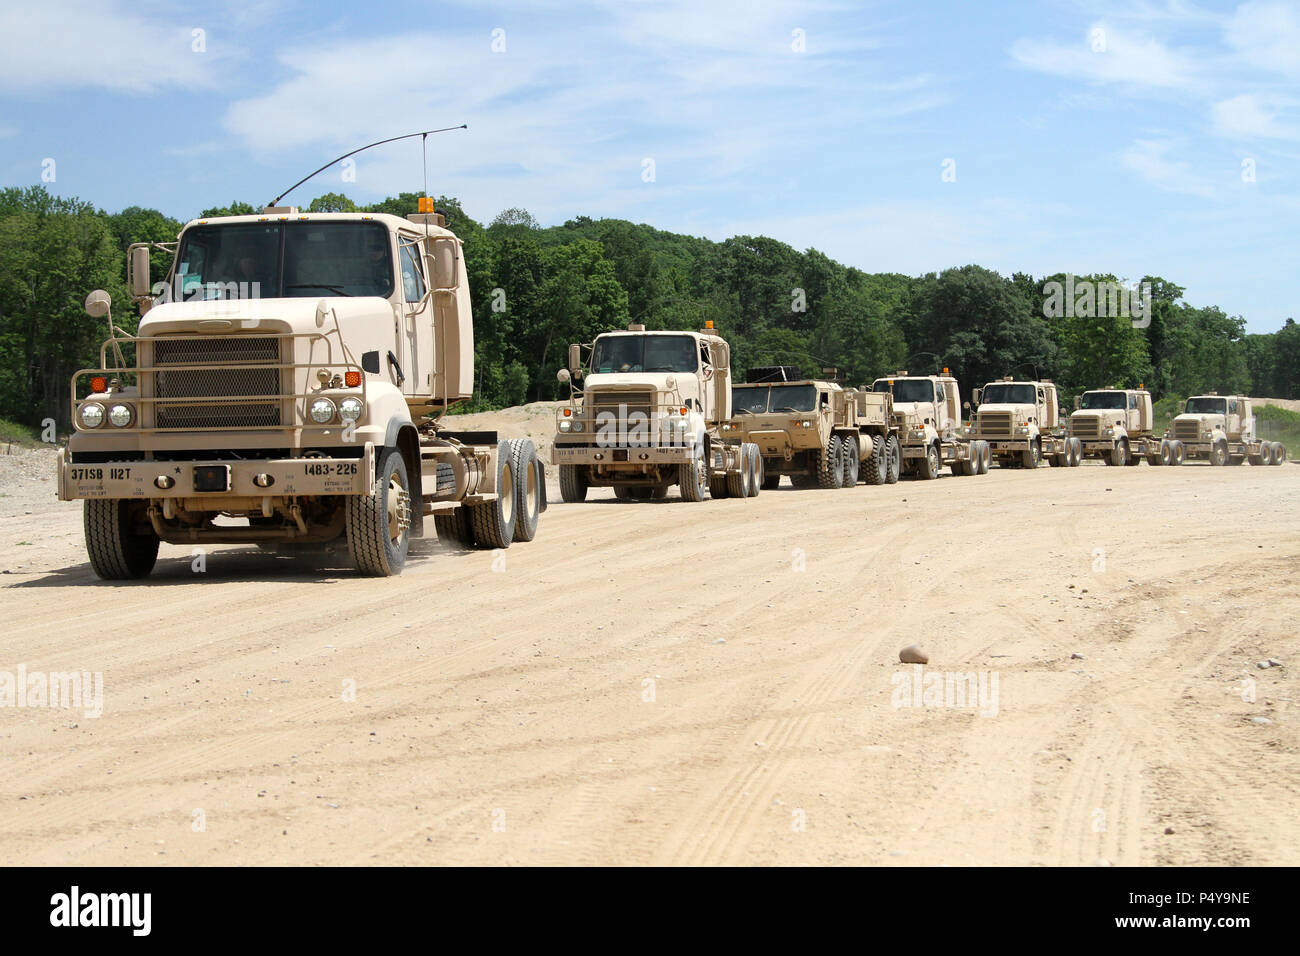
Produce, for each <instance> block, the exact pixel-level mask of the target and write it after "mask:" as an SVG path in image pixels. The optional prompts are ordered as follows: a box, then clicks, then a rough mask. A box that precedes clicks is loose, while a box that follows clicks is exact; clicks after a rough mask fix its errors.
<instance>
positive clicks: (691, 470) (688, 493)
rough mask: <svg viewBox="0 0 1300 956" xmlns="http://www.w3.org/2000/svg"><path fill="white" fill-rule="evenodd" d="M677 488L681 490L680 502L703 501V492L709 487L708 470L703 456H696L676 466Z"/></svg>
mask: <svg viewBox="0 0 1300 956" xmlns="http://www.w3.org/2000/svg"><path fill="white" fill-rule="evenodd" d="M677 486H678V488H679V489H680V490H681V493H682V501H703V500H704V492H705V490H706V489H707V488H708V487H709V468H708V462H707V461H706V460H705V458H704V456H703V455H697V456H696V457H694V458H691V459H690V460H688V461H684V462H682V463H681V464H680V465H678V476H677Z"/></svg>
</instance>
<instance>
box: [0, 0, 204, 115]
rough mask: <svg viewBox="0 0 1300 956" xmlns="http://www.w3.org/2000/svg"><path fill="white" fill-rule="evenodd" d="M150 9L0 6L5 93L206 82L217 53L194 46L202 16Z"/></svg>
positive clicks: (82, 1) (82, 3)
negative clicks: (198, 51)
mask: <svg viewBox="0 0 1300 956" xmlns="http://www.w3.org/2000/svg"><path fill="white" fill-rule="evenodd" d="M150 7H151V4H148V3H137V4H135V5H133V6H132V7H130V8H118V7H117V6H116V5H114V4H113V3H110V2H107V0H69V2H66V3H58V4H53V3H40V2H22V3H8V4H5V5H4V6H0V91H12V92H21V93H33V92H35V93H42V92H49V91H54V90H59V89H78V88H85V87H106V88H109V89H116V90H122V91H126V92H131V93H149V92H152V91H154V90H157V89H160V88H163V87H169V86H182V87H196V86H204V85H207V83H208V82H209V78H210V75H209V72H208V71H209V69H210V65H211V60H212V58H213V56H214V54H213V53H197V52H194V49H193V46H194V39H195V38H194V36H193V34H192V31H193V30H195V29H203V26H202V25H201V24H200V23H199V22H198V20H199V19H201V18H198V17H196V15H194V14H191V13H185V14H182V15H179V16H178V15H177V14H176V13H175V11H174V10H168V11H166V12H164V11H162V10H159V11H157V12H154V11H152V10H150V9H149V8H150Z"/></svg>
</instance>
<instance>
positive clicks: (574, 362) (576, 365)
mask: <svg viewBox="0 0 1300 956" xmlns="http://www.w3.org/2000/svg"><path fill="white" fill-rule="evenodd" d="M581 368H582V346H581V345H579V344H578V343H577V342H574V343H573V344H572V345H570V346H569V371H571V372H575V373H576V372H577V371H578V370H579V369H581Z"/></svg>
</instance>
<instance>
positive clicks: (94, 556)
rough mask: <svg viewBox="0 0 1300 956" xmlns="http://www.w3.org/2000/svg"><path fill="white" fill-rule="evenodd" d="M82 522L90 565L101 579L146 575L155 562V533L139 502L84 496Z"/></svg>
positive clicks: (156, 556)
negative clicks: (84, 503) (85, 497)
mask: <svg viewBox="0 0 1300 956" xmlns="http://www.w3.org/2000/svg"><path fill="white" fill-rule="evenodd" d="M83 522H84V525H85V532H86V554H87V555H88V556H89V557H90V567H91V569H92V570H93V571H94V572H95V574H96V575H98V576H99V577H101V578H103V579H104V580H105V581H127V580H131V579H132V578H143V577H147V576H148V574H149V572H150V571H152V570H153V566H154V564H155V563H156V562H157V561H158V535H157V534H155V533H154V530H153V526H152V525H150V524H149V521H148V518H147V517H146V515H145V513H144V509H143V507H142V503H141V502H133V501H128V500H126V499H124V498H88V499H86V506H85V512H84V514H83Z"/></svg>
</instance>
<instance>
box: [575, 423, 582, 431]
mask: <svg viewBox="0 0 1300 956" xmlns="http://www.w3.org/2000/svg"><path fill="white" fill-rule="evenodd" d="M573 430H574V431H575V432H580V431H582V422H574V423H573Z"/></svg>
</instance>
